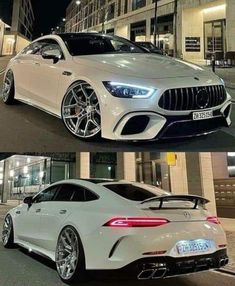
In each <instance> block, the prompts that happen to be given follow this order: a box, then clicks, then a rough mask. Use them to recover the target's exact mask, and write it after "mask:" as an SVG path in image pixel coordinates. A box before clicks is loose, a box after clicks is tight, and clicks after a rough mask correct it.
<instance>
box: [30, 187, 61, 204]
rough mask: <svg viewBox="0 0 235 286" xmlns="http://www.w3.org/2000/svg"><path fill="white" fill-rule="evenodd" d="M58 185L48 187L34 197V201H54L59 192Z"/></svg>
mask: <svg viewBox="0 0 235 286" xmlns="http://www.w3.org/2000/svg"><path fill="white" fill-rule="evenodd" d="M57 189H58V186H53V187H49V188H48V189H46V190H44V191H42V192H41V193H39V194H38V195H37V196H36V197H35V198H34V199H33V202H34V203H41V202H48V201H52V200H53V199H54V197H55V194H56V192H57Z"/></svg>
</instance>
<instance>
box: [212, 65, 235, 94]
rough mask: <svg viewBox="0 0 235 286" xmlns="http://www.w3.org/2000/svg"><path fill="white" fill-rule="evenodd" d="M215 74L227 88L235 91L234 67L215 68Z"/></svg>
mask: <svg viewBox="0 0 235 286" xmlns="http://www.w3.org/2000/svg"><path fill="white" fill-rule="evenodd" d="M215 73H216V74H217V75H218V76H219V77H221V78H222V79H223V80H224V82H225V85H226V87H227V88H232V89H235V67H232V68H215Z"/></svg>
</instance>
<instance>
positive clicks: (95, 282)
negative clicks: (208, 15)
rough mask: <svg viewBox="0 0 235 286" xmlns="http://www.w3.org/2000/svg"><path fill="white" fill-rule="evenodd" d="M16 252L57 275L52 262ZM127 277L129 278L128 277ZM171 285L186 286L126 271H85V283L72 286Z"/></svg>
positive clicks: (178, 280)
mask: <svg viewBox="0 0 235 286" xmlns="http://www.w3.org/2000/svg"><path fill="white" fill-rule="evenodd" d="M18 250H19V251H20V252H21V253H22V254H23V255H26V256H28V257H30V258H31V259H32V260H35V261H37V262H39V263H41V264H43V265H44V266H46V267H48V268H50V269H52V270H54V272H55V275H57V271H56V265H55V263H54V262H53V261H51V260H49V259H47V258H46V257H43V256H40V255H38V254H36V253H33V252H29V251H28V250H26V249H24V248H22V247H18ZM128 275H129V276H128ZM172 283H175V284H176V285H180V286H186V285H188V282H187V280H184V279H183V278H182V277H181V278H180V277H172V278H167V279H157V280H137V278H136V276H135V275H133V274H132V273H131V274H129V273H128V272H127V271H121V272H120V271H110V270H107V271H106V270H102V271H98V270H95V271H91V270H89V271H87V278H86V280H85V281H80V282H79V283H75V284H73V285H74V286H79V285H84V286H85V285H92V286H101V285H108V284H112V285H113V286H120V284H121V285H122V286H136V285H149V286H152V285H161V286H171V285H172Z"/></svg>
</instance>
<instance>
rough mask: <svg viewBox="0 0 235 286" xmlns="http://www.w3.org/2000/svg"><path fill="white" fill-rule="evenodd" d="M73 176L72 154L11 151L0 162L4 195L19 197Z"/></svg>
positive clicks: (13, 197)
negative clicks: (16, 152) (14, 153)
mask: <svg viewBox="0 0 235 286" xmlns="http://www.w3.org/2000/svg"><path fill="white" fill-rule="evenodd" d="M74 177H75V156H74V155H72V154H63V153H62V154H59V153H58V154H48V156H46V155H45V156H30V155H29V156H28V155H27V156H26V155H13V156H10V157H9V158H7V159H5V160H3V161H1V162H0V193H3V192H1V191H3V187H4V189H5V190H6V191H5V192H4V194H5V195H6V196H7V199H21V198H22V197H25V196H26V195H30V194H34V193H37V192H39V191H40V190H42V189H43V188H45V187H46V186H48V185H49V184H51V183H54V182H57V181H59V180H64V179H69V178H74ZM2 196H3V195H2ZM5 199H6V198H5Z"/></svg>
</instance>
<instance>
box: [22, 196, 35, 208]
mask: <svg viewBox="0 0 235 286" xmlns="http://www.w3.org/2000/svg"><path fill="white" fill-rule="evenodd" d="M23 203H24V204H27V205H28V206H29V207H31V206H32V204H33V197H26V198H24V200H23Z"/></svg>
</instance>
